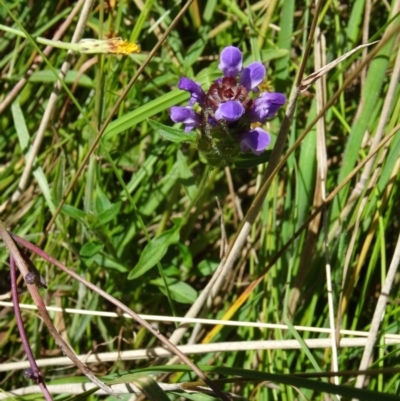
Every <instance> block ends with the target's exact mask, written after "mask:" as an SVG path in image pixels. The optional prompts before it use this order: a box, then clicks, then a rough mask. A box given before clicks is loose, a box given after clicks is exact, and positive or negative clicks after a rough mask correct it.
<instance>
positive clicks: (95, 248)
mask: <svg viewBox="0 0 400 401" xmlns="http://www.w3.org/2000/svg"><path fill="white" fill-rule="evenodd" d="M102 249H103V244H102V243H101V242H86V244H84V245H83V247H82V248H81V250H80V251H79V255H80V256H82V257H83V258H91V257H92V256H94V255H96V254H97V253H98V252H100V251H101V250H102Z"/></svg>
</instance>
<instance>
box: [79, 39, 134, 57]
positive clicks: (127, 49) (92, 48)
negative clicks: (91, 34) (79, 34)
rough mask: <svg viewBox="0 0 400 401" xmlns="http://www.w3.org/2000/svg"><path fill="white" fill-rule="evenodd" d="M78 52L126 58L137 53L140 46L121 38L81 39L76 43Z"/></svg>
mask: <svg viewBox="0 0 400 401" xmlns="http://www.w3.org/2000/svg"><path fill="white" fill-rule="evenodd" d="M78 51H79V52H81V53H84V54H95V53H112V54H123V55H125V56H127V55H128V54H131V53H139V52H140V46H139V45H138V44H136V43H129V42H128V41H126V40H122V39H121V38H111V39H105V40H98V39H82V40H81V41H80V42H79V43H78Z"/></svg>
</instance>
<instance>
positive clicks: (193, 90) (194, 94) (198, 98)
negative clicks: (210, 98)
mask: <svg viewBox="0 0 400 401" xmlns="http://www.w3.org/2000/svg"><path fill="white" fill-rule="evenodd" d="M178 88H179V89H182V90H184V91H187V92H189V93H190V100H189V105H190V106H192V105H194V103H195V102H197V103H198V104H199V105H200V106H204V101H205V98H206V94H205V93H204V91H203V89H201V86H200V84H198V83H197V82H194V81H192V80H191V79H189V78H186V77H181V79H180V80H179V83H178Z"/></svg>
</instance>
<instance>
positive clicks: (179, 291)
mask: <svg viewBox="0 0 400 401" xmlns="http://www.w3.org/2000/svg"><path fill="white" fill-rule="evenodd" d="M150 282H151V283H152V284H154V285H156V286H157V287H159V289H160V291H161V292H162V293H163V294H164V295H167V290H166V288H165V285H164V280H163V279H162V278H157V279H155V280H151V281H150ZM167 285H168V289H169V292H170V294H171V297H172V299H173V300H175V301H177V302H180V303H182V304H192V303H193V302H194V301H196V299H197V291H196V290H195V289H194V288H193V287H191V286H190V285H189V284H187V283H185V282H183V281H176V280H175V279H172V278H167Z"/></svg>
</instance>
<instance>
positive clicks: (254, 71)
mask: <svg viewBox="0 0 400 401" xmlns="http://www.w3.org/2000/svg"><path fill="white" fill-rule="evenodd" d="M265 72H266V71H265V67H264V66H263V65H262V64H261V63H259V62H255V63H251V64H249V65H248V66H247V67H246V68H244V69H243V71H242V73H241V74H240V83H241V85H243V86H244V87H245V88H246V89H247V91H248V92H250V91H254V92H258V88H257V86H258V85H260V84H261V82H262V81H264V78H265Z"/></svg>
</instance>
